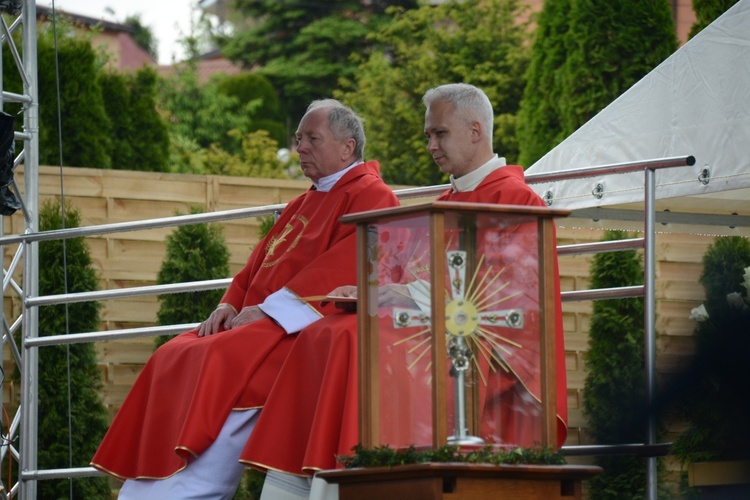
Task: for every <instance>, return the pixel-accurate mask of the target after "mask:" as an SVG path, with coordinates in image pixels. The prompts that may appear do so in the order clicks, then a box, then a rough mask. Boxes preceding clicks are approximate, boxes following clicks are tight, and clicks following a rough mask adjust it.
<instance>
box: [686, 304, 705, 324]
mask: <svg viewBox="0 0 750 500" xmlns="http://www.w3.org/2000/svg"><path fill="white" fill-rule="evenodd" d="M690 319H692V320H693V321H698V322H700V323H703V322H704V321H706V320H707V319H708V311H706V306H704V305H703V304H701V305H700V306H698V307H694V308H693V309H691V310H690Z"/></svg>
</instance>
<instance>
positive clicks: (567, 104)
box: [518, 0, 677, 167]
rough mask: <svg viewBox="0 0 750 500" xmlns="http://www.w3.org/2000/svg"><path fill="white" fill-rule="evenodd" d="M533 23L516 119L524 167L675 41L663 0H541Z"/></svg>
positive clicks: (646, 69)
mask: <svg viewBox="0 0 750 500" xmlns="http://www.w3.org/2000/svg"><path fill="white" fill-rule="evenodd" d="M541 23H543V24H541ZM540 27H541V28H543V29H542V30H541V31H539V32H538V36H537V39H536V41H535V43H534V45H533V49H532V51H533V54H532V60H533V62H534V64H533V66H532V67H531V69H530V73H529V78H530V80H531V81H532V82H533V83H534V84H533V85H532V86H529V87H528V88H527V89H526V92H525V94H524V99H523V102H522V104H521V106H522V108H523V109H524V112H523V113H522V115H521V117H520V118H519V119H520V120H522V123H520V124H519V125H518V126H519V133H520V136H519V142H520V144H521V145H522V152H521V156H522V160H523V163H524V165H525V166H527V167H528V166H530V165H532V164H533V163H534V162H535V161H537V160H538V159H539V158H540V157H541V156H543V155H544V154H546V153H547V152H548V151H550V150H551V149H552V148H553V147H554V146H556V145H557V144H558V143H559V142H560V141H561V140H563V139H564V138H565V137H567V136H569V135H570V134H572V133H573V132H575V131H576V130H577V129H578V128H579V127H580V126H581V125H583V124H584V123H586V122H587V121H588V120H589V119H591V118H592V117H593V116H594V115H596V114H597V113H598V112H599V111H601V110H602V109H604V108H605V107H606V106H607V105H609V104H610V103H611V102H612V101H613V100H614V99H616V98H617V97H619V96H620V95H621V94H622V93H623V92H625V91H626V90H627V89H628V88H630V87H631V86H632V85H633V84H634V83H636V82H637V81H638V80H640V79H641V78H642V77H643V76H645V75H646V74H647V73H648V72H649V71H651V70H652V69H654V68H655V67H656V66H657V65H659V64H660V63H661V62H662V61H663V60H664V59H666V58H667V57H668V56H669V55H671V54H672V53H673V52H674V51H675V50H676V49H677V38H676V35H675V32H674V20H673V18H672V10H671V8H670V3H669V2H667V1H666V0H622V1H618V2H599V1H596V0H548V1H547V2H545V4H544V7H543V10H542V13H541V14H540ZM563 30H564V31H565V32H564V33H562V31H563ZM545 37H549V38H551V40H550V41H545V40H544V38H545ZM546 101H550V102H549V103H547V102H546ZM548 114H552V115H553V116H547V115H548Z"/></svg>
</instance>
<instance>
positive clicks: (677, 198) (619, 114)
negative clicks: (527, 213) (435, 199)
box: [526, 0, 750, 236]
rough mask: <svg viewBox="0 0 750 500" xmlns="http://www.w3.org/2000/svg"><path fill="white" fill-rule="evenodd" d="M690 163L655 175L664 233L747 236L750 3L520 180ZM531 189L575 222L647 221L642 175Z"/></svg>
mask: <svg viewBox="0 0 750 500" xmlns="http://www.w3.org/2000/svg"><path fill="white" fill-rule="evenodd" d="M688 155H692V156H694V157H695V160H696V161H695V164H694V165H693V166H685V167H677V168H669V169H662V170H658V171H657V172H656V186H657V187H656V197H657V204H656V209H657V216H656V217H657V221H658V222H662V223H664V224H665V225H660V228H662V229H663V230H665V231H679V232H700V233H704V234H733V235H744V236H750V0H740V1H739V2H738V3H737V4H735V5H734V6H733V7H732V8H730V9H729V10H728V11H727V12H725V13H724V14H723V15H722V16H721V17H720V18H718V19H717V20H716V21H714V22H713V23H712V24H711V25H710V26H708V27H707V28H705V29H704V30H703V31H702V32H701V33H699V34H698V35H697V36H695V37H694V38H693V39H692V40H690V41H689V42H688V43H687V44H685V45H684V46H683V47H681V48H680V49H679V50H677V51H676V52H675V53H674V54H672V55H671V56H670V57H669V58H667V59H666V60H665V61H664V62H663V63H662V64H660V65H659V66H658V67H657V68H656V69H654V70H653V71H651V72H650V73H649V74H648V75H646V76H645V77H644V78H643V79H642V80H640V81H639V82H638V83H636V84H635V85H633V87H631V88H630V89H629V90H627V91H626V92H625V93H624V94H622V95H621V96H620V97H619V98H618V99H616V100H615V101H614V102H613V103H612V104H610V105H609V106H607V107H606V108H605V109H604V110H602V111H601V112H600V113H599V114H597V115H596V116H594V117H593V118H592V119H591V120H589V121H588V122H587V123H586V124H585V125H584V126H582V127H581V128H580V129H578V130H577V131H576V132H574V133H573V134H571V135H570V136H569V137H568V138H567V139H565V140H564V141H563V142H562V143H560V144H559V145H558V146H557V147H555V148H554V149H553V150H552V151H550V152H549V153H547V154H546V155H545V156H544V157H543V158H541V159H540V160H539V161H538V162H536V163H535V164H534V165H532V166H531V167H530V168H529V169H528V170H527V171H526V173H527V175H531V176H533V175H534V174H544V173H551V172H559V171H564V170H568V169H578V168H581V167H589V166H602V165H612V164H620V163H628V162H637V161H644V160H652V159H659V158H669V157H678V156H688ZM533 187H534V189H535V190H536V191H537V193H539V195H540V196H543V197H544V196H546V197H547V198H551V202H552V205H551V206H553V207H555V208H567V209H570V210H573V217H574V219H571V221H572V220H575V221H577V222H576V223H580V222H581V221H582V220H587V221H594V220H596V221H598V220H640V221H642V220H643V218H642V213H638V211H641V210H642V209H643V200H644V175H643V174H642V173H630V174H615V175H606V176H599V177H594V178H589V179H573V180H564V181H557V182H554V183H552V182H546V183H536V184H534V185H533ZM597 187H598V188H599V189H598V193H597V194H598V196H596V195H594V194H592V193H593V192H594V191H597ZM561 223H564V221H561ZM587 224H594V225H599V223H593V222H588V223H587ZM611 226H612V223H611V222H610V223H609V224H608V227H611ZM660 230H661V229H660Z"/></svg>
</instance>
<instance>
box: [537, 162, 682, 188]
mask: <svg viewBox="0 0 750 500" xmlns="http://www.w3.org/2000/svg"><path fill="white" fill-rule="evenodd" d="M694 164H695V157H694V156H673V157H670V158H657V159H653V160H642V161H630V162H624V163H613V164H611V165H601V166H598V167H583V168H574V169H570V170H561V171H559V172H545V173H542V174H529V175H527V176H526V183H527V184H538V183H541V182H556V181H563V180H567V179H582V178H585V177H592V176H596V175H602V174H626V173H628V172H639V171H642V170H644V169H647V170H649V171H652V172H653V171H654V170H655V169H659V168H671V167H684V166H689V165H694Z"/></svg>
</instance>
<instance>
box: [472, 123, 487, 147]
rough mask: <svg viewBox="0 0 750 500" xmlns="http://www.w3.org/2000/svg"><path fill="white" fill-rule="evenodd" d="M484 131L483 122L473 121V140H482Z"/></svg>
mask: <svg viewBox="0 0 750 500" xmlns="http://www.w3.org/2000/svg"><path fill="white" fill-rule="evenodd" d="M483 135H484V131H483V130H482V124H481V123H479V122H471V142H479V141H481V140H482V136H483Z"/></svg>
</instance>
